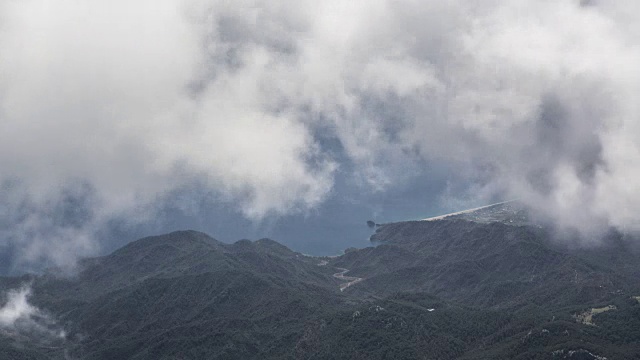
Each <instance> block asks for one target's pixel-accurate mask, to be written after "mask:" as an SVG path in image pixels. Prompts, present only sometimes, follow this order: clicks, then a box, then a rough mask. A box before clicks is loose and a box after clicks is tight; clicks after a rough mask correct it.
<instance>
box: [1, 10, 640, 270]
mask: <svg viewBox="0 0 640 360" xmlns="http://www.w3.org/2000/svg"><path fill="white" fill-rule="evenodd" d="M639 10H640V5H638V4H637V3H636V2H634V1H616V2H601V1H590V2H584V1H578V0H560V1H546V0H543V1H534V0H518V1H493V0H491V1H484V2H474V3H470V2H466V1H453V2H442V1H410V0H408V1H388V0H375V1H350V2H344V1H338V0H329V1H324V2H314V1H306V0H303V1H259V0H256V1H240V2H228V1H215V0H198V1H192V2H186V1H178V0H166V1H138V2H135V3H131V2H125V1H121V0H116V1H111V2H109V4H106V3H105V4H99V3H95V2H90V3H88V2H85V1H78V0H65V1H62V2H56V3H55V4H54V3H51V2H47V1H43V0H22V1H15V0H2V1H0V49H1V50H2V51H1V54H2V55H0V169H1V170H0V200H1V202H0V231H1V233H0V236H2V238H1V239H2V241H4V242H5V244H4V245H5V246H11V247H12V248H15V249H17V250H15V251H17V253H18V254H19V257H20V259H22V261H23V262H24V263H33V262H38V261H43V260H47V261H52V262H53V263H56V264H65V263H67V262H68V261H69V260H70V259H73V258H75V257H76V256H78V255H86V254H91V253H95V252H96V251H98V248H97V246H96V243H95V241H94V240H93V238H94V236H95V234H96V233H99V232H100V231H101V229H102V228H103V227H104V226H105V224H107V223H108V222H109V221H110V220H112V219H113V218H126V219H127V220H128V221H131V222H136V221H142V220H144V219H145V218H147V217H149V216H151V215H152V214H153V211H154V204H155V203H157V201H158V200H159V199H162V198H163V197H164V196H165V195H166V194H168V193H170V192H171V191H174V190H176V189H180V188H182V187H189V186H193V185H197V186H199V187H203V188H205V189H208V191H209V192H210V193H211V194H212V196H215V197H217V198H218V199H220V201H228V202H229V203H233V204H236V205H235V206H236V207H237V209H238V210H239V211H240V212H242V213H243V214H244V215H245V216H247V217H249V218H252V219H261V218H263V217H264V216H268V215H282V214H288V213H292V212H300V211H302V212H304V211H308V210H309V209H313V208H314V207H316V206H317V205H318V204H320V203H322V202H323V200H324V199H325V198H326V197H327V196H328V194H330V192H331V190H332V186H333V181H334V180H333V179H334V176H335V173H336V171H343V170H342V169H345V168H349V169H354V170H353V173H352V174H350V175H352V177H353V179H354V181H355V182H357V183H360V184H361V186H362V187H363V188H364V189H367V190H373V191H384V189H385V188H387V187H388V186H392V185H393V184H394V182H395V181H397V180H398V179H399V178H401V177H402V176H405V175H406V174H407V173H410V172H415V171H416V170H415V169H416V168H419V169H421V170H420V171H424V172H428V171H429V168H424V164H425V163H434V162H435V163H437V162H444V163H448V164H453V165H450V166H451V168H452V169H455V171H454V172H455V174H452V178H454V179H456V180H457V181H462V182H463V183H465V184H467V185H466V188H467V194H466V195H465V196H468V195H469V194H471V195H472V196H473V197H474V198H475V199H483V198H485V199H489V198H495V197H501V198H503V199H511V198H519V199H521V200H522V201H523V202H525V203H526V204H528V205H529V206H531V207H532V208H533V209H534V210H537V211H538V212H539V213H541V214H544V215H545V216H546V217H548V218H549V219H553V220H554V221H555V223H556V224H557V225H559V226H560V227H564V228H576V229H581V230H582V231H594V230H596V229H601V228H605V227H609V226H614V227H619V228H629V227H635V226H636V220H635V219H636V217H637V215H638V214H639V213H640V191H639V190H640V189H639V188H638V186H639V185H637V184H635V182H634V179H635V176H636V175H637V169H638V168H640V167H639V166H638V165H640V143H639V142H640V137H639V136H638V135H639V134H640V128H639V127H640V122H638V115H640V109H639V108H638V106H637V105H636V103H637V101H636V99H637V98H638V95H640V69H639V68H638V67H637V64H638V63H640V41H639V40H638V37H637V32H638V30H640V28H639V26H640V25H638V24H640V22H638V21H637V20H638V19H637V16H638V15H637V14H640V12H639ZM326 139H331V141H326ZM328 144H330V145H328ZM336 144H337V145H336ZM336 151H338V152H339V155H336ZM345 165H349V166H348V167H347V166H345ZM77 209H81V211H78V210H77Z"/></svg>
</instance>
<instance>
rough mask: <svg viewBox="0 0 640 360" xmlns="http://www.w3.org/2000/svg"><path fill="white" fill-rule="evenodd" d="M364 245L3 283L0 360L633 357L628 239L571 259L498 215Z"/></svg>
mask: <svg viewBox="0 0 640 360" xmlns="http://www.w3.org/2000/svg"><path fill="white" fill-rule="evenodd" d="M371 240H372V242H373V244H374V245H375V246H372V247H368V248H364V249H351V250H350V251H348V252H346V253H345V254H344V255H342V256H338V257H320V258H317V257H311V256H305V255H303V254H300V253H296V252H294V251H292V250H290V249H288V248H287V247H285V246H283V245H281V244H279V243H277V242H275V241H273V240H270V239H261V240H257V241H249V240H240V241H238V242H236V243H234V244H225V243H222V242H219V241H216V240H215V239H213V238H211V237H209V236H208V235H206V234H203V233H199V232H195V231H180V232H174V233H171V234H166V235H160V236H152V237H147V238H143V239H140V240H138V241H135V242H132V243H130V244H128V245H126V246H124V247H123V248H121V249H119V250H117V251H115V252H113V253H112V254H109V255H107V256H103V257H98V258H90V259H85V260H83V261H81V262H80V264H79V266H78V269H77V272H76V273H75V274H73V275H72V276H69V275H64V274H58V273H56V272H55V271H50V272H48V273H45V274H41V275H25V276H22V277H4V278H0V294H3V297H0V358H7V359H605V358H606V359H632V358H640V345H639V344H640V300H638V299H640V297H638V298H636V296H640V277H639V276H638V275H640V261H638V260H639V258H640V253H639V252H638V248H637V247H636V246H635V245H634V244H635V243H637V242H634V240H633V239H630V238H629V237H628V236H623V235H622V234H619V233H615V232H611V233H609V234H607V235H606V236H605V237H604V238H603V239H602V244H601V245H600V246H598V247H593V248H580V247H573V246H568V245H566V244H567V242H561V241H559V240H558V239H557V236H556V235H555V234H554V233H553V231H551V230H549V229H546V228H544V227H540V226H538V225H535V224H534V223H532V221H531V220H530V219H529V218H528V216H527V215H526V212H525V211H524V210H523V209H521V208H519V207H518V206H517V204H513V203H506V204H497V205H495V206H492V207H485V208H481V209H476V210H474V211H470V212H464V213H457V214H453V215H451V216H445V217H439V218H436V219H427V220H424V221H408V222H399V223H389V224H382V225H380V226H378V227H377V229H376V233H375V234H374V235H373V236H372V238H371ZM21 299H22V300H24V301H22V302H20V300H21ZM18 310H19V311H21V313H20V314H19V315H20V316H18V317H16V316H14V315H16V314H17V313H18ZM11 316H13V317H11ZM3 319H4V320H3Z"/></svg>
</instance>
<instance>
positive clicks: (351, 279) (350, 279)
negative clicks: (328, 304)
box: [333, 268, 364, 291]
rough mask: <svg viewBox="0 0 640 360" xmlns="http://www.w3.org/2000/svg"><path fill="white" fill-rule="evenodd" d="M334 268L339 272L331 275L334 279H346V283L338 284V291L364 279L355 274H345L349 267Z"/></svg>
mask: <svg viewBox="0 0 640 360" xmlns="http://www.w3.org/2000/svg"><path fill="white" fill-rule="evenodd" d="M336 269H338V270H340V272H337V273H335V274H333V277H334V278H336V279H340V280H344V281H347V282H346V283H343V284H340V291H344V290H345V289H346V288H348V287H349V286H351V285H355V284H357V283H359V282H360V281H362V280H364V279H363V278H359V277H355V276H345V275H344V274H346V273H347V272H348V271H349V269H345V268H336Z"/></svg>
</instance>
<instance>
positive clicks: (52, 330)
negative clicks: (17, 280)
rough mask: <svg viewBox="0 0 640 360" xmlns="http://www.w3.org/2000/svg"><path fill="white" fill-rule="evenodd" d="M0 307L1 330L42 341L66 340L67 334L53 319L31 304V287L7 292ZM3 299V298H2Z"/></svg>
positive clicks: (27, 286)
mask: <svg viewBox="0 0 640 360" xmlns="http://www.w3.org/2000/svg"><path fill="white" fill-rule="evenodd" d="M2 295H5V299H3V300H4V302H3V303H0V304H3V305H2V306H0V330H5V331H10V332H13V333H20V334H24V335H33V336H35V337H36V338H38V339H39V340H40V341H47V340H52V339H64V338H65V336H66V334H65V332H64V330H62V329H61V328H60V327H59V326H57V324H56V323H55V321H54V320H53V319H51V317H50V316H49V315H48V314H46V313H45V312H43V311H42V310H40V309H38V308H37V307H35V306H33V305H32V304H31V303H29V297H30V296H31V287H30V286H29V285H24V286H22V287H21V288H19V289H14V290H9V291H7V292H6V294H2ZM0 299H2V298H0Z"/></svg>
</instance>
